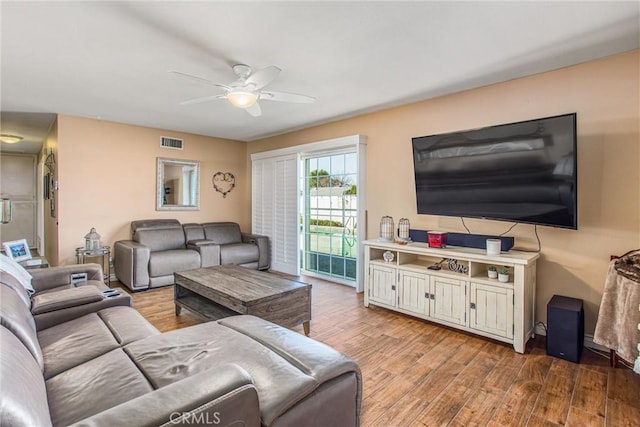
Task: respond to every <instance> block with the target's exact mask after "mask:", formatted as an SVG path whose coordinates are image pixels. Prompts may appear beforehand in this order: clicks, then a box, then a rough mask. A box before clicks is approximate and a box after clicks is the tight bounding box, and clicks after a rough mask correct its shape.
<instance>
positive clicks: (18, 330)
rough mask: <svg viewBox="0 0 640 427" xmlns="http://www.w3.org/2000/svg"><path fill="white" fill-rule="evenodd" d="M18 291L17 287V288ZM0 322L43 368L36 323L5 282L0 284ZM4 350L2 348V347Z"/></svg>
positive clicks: (13, 290)
mask: <svg viewBox="0 0 640 427" xmlns="http://www.w3.org/2000/svg"><path fill="white" fill-rule="evenodd" d="M17 291H18V292H19V291H20V290H19V289H18V290H17ZM0 324H2V326H4V327H5V328H7V329H8V330H9V331H10V332H11V333H13V334H14V335H15V336H16V338H17V339H18V340H20V341H21V342H22V345H24V347H25V348H26V349H27V350H29V352H30V353H31V356H32V357H33V359H34V360H35V361H36V362H37V363H38V365H39V366H40V371H41V373H42V370H43V369H44V359H43V357H42V351H41V350H40V344H39V342H38V336H37V334H36V324H35V322H34V320H33V316H32V315H31V312H30V311H29V309H28V308H27V307H26V306H25V305H24V303H23V302H22V300H21V299H20V297H19V296H18V293H17V292H16V289H13V288H10V287H9V286H7V285H5V284H1V285H0ZM2 351H4V349H2Z"/></svg>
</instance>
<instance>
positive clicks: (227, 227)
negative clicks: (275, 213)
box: [114, 219, 269, 291]
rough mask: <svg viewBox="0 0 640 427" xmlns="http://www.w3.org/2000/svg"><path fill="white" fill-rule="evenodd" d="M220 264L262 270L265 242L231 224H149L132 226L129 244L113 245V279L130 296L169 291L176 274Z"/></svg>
mask: <svg viewBox="0 0 640 427" xmlns="http://www.w3.org/2000/svg"><path fill="white" fill-rule="evenodd" d="M223 264H237V265H241V266H244V267H248V268H255V269H259V270H266V269H268V268H269V239H268V238H267V237H266V236H260V235H255V234H249V233H243V232H241V231H240V226H239V225H238V224H237V223H235V222H208V223H204V224H184V225H183V224H181V223H180V222H179V221H178V220H176V219H149V220H140V221H133V222H132V223H131V240H119V241H117V242H115V244H114V267H115V274H116V277H117V278H118V280H119V281H120V282H121V283H123V284H124V285H125V286H127V287H128V288H129V289H131V290H134V291H137V290H143V289H148V288H154V287H158V286H166V285H171V284H173V283H174V276H173V273H175V272H177V271H185V270H192V269H194V268H201V267H212V266H216V265H223Z"/></svg>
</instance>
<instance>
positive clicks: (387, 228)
mask: <svg viewBox="0 0 640 427" xmlns="http://www.w3.org/2000/svg"><path fill="white" fill-rule="evenodd" d="M394 234H395V233H394V231H393V218H391V217H390V216H387V215H385V216H383V217H382V218H381V219H380V237H378V239H379V240H384V241H385V242H393V240H394Z"/></svg>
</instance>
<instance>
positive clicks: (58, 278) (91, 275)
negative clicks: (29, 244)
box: [29, 264, 103, 293]
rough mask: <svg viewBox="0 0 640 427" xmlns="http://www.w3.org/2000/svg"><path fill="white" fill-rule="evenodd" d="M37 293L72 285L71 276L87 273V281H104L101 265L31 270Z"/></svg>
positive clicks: (73, 265) (75, 265) (78, 265)
mask: <svg viewBox="0 0 640 427" xmlns="http://www.w3.org/2000/svg"><path fill="white" fill-rule="evenodd" d="M29 273H30V274H31V276H32V277H33V278H32V279H31V284H32V285H33V289H35V291H36V293H38V292H41V291H45V290H47V289H51V288H57V287H58V286H64V285H68V284H70V283H71V274H75V273H86V274H87V280H96V281H100V282H102V281H103V276H102V267H101V266H100V264H72V265H63V266H60V267H49V268H37V269H33V270H29Z"/></svg>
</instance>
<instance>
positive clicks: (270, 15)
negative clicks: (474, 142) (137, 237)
mask: <svg viewBox="0 0 640 427" xmlns="http://www.w3.org/2000/svg"><path fill="white" fill-rule="evenodd" d="M639 10H640V3H639V2H637V1H630V2H614V1H603V2H591V1H590V2H576V1H574V2H552V1H546V2H520V1H517V2H515V1H514V2H478V1H474V2H451V1H449V2H435V1H422V2H346V3H342V2H340V3H338V2H306V1H305V2H269V1H260V2H241V1H235V2H206V1H204V2H202V1H201V2H190V1H173V2H6V1H2V3H1V5H0V14H1V23H2V27H1V60H2V63H1V85H2V86H1V92H0V101H1V111H3V112H5V113H6V112H25V113H63V114H69V115H76V116H83V117H91V118H100V119H103V120H109V121H115V122H122V123H130V124H135V125H141V126H150V127H154V128H162V129H170V130H176V131H184V132H190V133H195V134H200V135H209V136H216V137H222V138H230V139H235V140H243V141H252V140H256V139H259V138H263V137H267V136H271V135H277V134H280V133H285V132H288V131H291V130H296V129H300V128H305V127H308V126H311V125H315V124H320V123H326V122H330V121H334V120H337V119H340V118H346V117H351V116H355V115H358V114H362V113H365V112H370V111H375V110H379V109H383V108H387V107H390V106H395V105H401V104H406V103H409V102H414V101H419V100H424V99H428V98H432V97H436V96H440V95H444V94H448V93H453V92H457V91H461V90H465V89H470V88H474V87H478V86H484V85H488V84H492V83H496V82H501V81H505V80H510V79H514V78H518V77H522V76H526V75H531V74H535V73H539V72H543V71H547V70H551V69H557V68H560V67H564V66H569V65H573V64H576V63H580V62H585V61H588V60H591V59H595V58H600V57H604V56H608V55H612V54H616V53H620V52H625V51H629V50H633V49H638V48H639V47H640V12H639ZM235 63H246V64H249V65H250V66H252V67H254V69H258V68H261V67H265V66H268V65H277V66H278V67H280V68H281V69H282V70H283V71H282V73H281V74H280V76H279V77H278V78H277V79H276V80H275V81H274V82H273V83H272V84H271V85H269V86H268V88H269V89H272V90H277V91H288V92H295V93H301V94H306V95H311V96H314V97H316V98H317V102H316V103H314V104H286V103H276V102H269V101H263V102H262V103H261V105H262V110H263V114H262V116H261V117H257V118H256V117H251V116H250V115H248V114H247V113H246V112H245V111H242V110H240V109H237V108H233V107H232V106H231V105H229V104H228V103H227V102H226V101H224V100H216V101H212V102H208V103H202V104H194V105H179V103H180V102H181V101H184V100H188V99H191V98H197V97H202V96H206V95H211V94H215V93H220V92H219V90H218V89H216V88H215V87H212V86H206V85H200V84H196V83H193V82H190V81H187V80H184V79H180V78H178V77H176V76H175V75H173V74H171V73H168V72H167V71H168V70H179V71H182V72H186V73H191V74H195V75H198V76H202V77H204V78H207V79H210V80H212V81H215V82H220V83H230V82H231V81H233V80H235V76H234V74H233V72H232V71H231V65H233V64H235ZM2 124H3V132H5V133H7V132H6V130H9V129H8V128H7V129H5V127H6V126H10V121H7V120H4V116H3V121H2ZM4 145H5V144H3V150H4Z"/></svg>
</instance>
